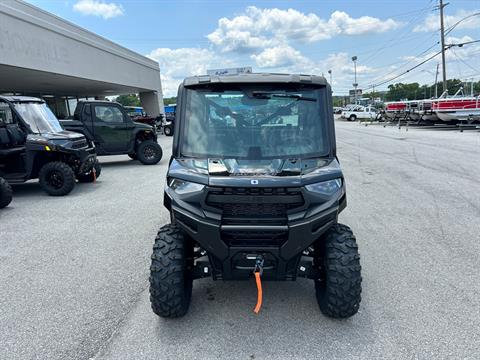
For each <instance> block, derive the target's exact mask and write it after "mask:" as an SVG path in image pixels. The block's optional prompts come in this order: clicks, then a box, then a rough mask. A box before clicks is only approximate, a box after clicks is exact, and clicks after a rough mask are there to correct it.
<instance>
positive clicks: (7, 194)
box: [0, 178, 12, 209]
mask: <svg viewBox="0 0 480 360" xmlns="http://www.w3.org/2000/svg"><path fill="white" fill-rule="evenodd" d="M11 201H12V187H11V186H10V184H9V183H8V181H7V180H5V179H4V178H0V209H3V208H4V207H6V206H8V204H10V203H11Z"/></svg>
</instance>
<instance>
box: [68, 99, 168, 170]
mask: <svg viewBox="0 0 480 360" xmlns="http://www.w3.org/2000/svg"><path fill="white" fill-rule="evenodd" d="M60 122H61V124H62V126H63V127H64V128H65V129H67V130H70V131H76V132H79V133H82V134H83V135H85V136H86V137H87V139H89V140H90V141H92V142H94V143H95V146H96V151H97V155H99V156H101V155H122V154H127V155H128V156H130V158H132V159H134V160H136V159H138V160H139V161H140V162H141V163H142V164H145V165H154V164H157V163H158V162H159V161H160V160H161V159H162V155H163V153H162V148H161V147H160V145H159V144H158V143H157V134H156V131H155V129H154V127H152V126H150V125H148V124H142V123H138V122H134V121H133V120H132V119H131V118H130V116H129V115H128V112H127V110H126V109H125V108H124V107H123V106H122V105H120V104H118V103H116V102H110V101H100V100H88V101H83V100H81V101H79V102H78V104H77V107H76V108H75V112H74V115H73V119H67V120H60Z"/></svg>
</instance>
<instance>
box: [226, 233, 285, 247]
mask: <svg viewBox="0 0 480 360" xmlns="http://www.w3.org/2000/svg"><path fill="white" fill-rule="evenodd" d="M221 236H222V240H223V241H224V242H225V243H226V244H227V245H229V246H281V245H282V244H283V243H284V242H285V241H287V237H288V231H259V230H223V231H222V233H221Z"/></svg>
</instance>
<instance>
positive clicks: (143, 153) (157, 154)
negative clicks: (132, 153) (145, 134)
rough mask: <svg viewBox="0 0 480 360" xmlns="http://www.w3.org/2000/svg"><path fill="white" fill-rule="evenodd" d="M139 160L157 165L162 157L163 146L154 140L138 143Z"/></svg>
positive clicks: (145, 163) (137, 153)
mask: <svg viewBox="0 0 480 360" xmlns="http://www.w3.org/2000/svg"><path fill="white" fill-rule="evenodd" d="M136 155H137V158H138V160H140V162H141V163H142V164H144V165H155V164H157V163H158V162H159V161H160V160H161V159H162V155H163V152H162V148H161V147H160V145H158V143H157V142H155V141H153V140H146V141H144V142H142V143H141V144H140V145H138V148H137V152H136Z"/></svg>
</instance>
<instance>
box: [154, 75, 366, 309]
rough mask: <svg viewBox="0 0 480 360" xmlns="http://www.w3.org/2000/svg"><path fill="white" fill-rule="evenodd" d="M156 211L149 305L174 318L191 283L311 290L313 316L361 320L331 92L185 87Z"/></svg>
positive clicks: (302, 85) (273, 82) (283, 81)
mask: <svg viewBox="0 0 480 360" xmlns="http://www.w3.org/2000/svg"><path fill="white" fill-rule="evenodd" d="M176 115H177V116H176V122H175V132H174V139H173V149H172V158H171V160H170V167H169V169H168V173H167V179H166V185H165V194H164V205H165V207H166V208H167V209H168V210H169V212H170V216H171V223H169V224H168V225H165V226H163V227H162V228H161V229H160V230H159V232H158V235H157V237H156V239H155V245H154V247H153V254H152V262H151V267H150V300H151V305H152V308H153V311H154V313H156V314H157V315H159V316H162V317H179V316H183V315H184V314H185V313H186V312H187V310H188V307H189V303H190V299H191V296H192V281H193V280H195V279H198V278H202V277H212V278H213V279H214V280H242V279H244V280H248V279H255V282H256V285H257V288H258V298H257V306H256V307H255V309H254V311H255V312H258V311H259V310H260V305H261V300H262V297H261V294H262V291H261V289H262V288H261V285H262V280H295V279H297V277H305V278H309V279H312V280H314V283H315V291H316V296H317V301H318V304H319V307H320V310H321V311H322V312H323V313H324V314H326V315H328V316H331V317H336V318H345V317H349V316H352V315H353V314H355V313H356V312H357V311H358V308H359V304H360V293H361V281H362V278H361V274H360V272H361V271H360V257H359V253H358V248H357V244H356V240H355V237H354V235H353V233H352V231H351V230H350V228H349V227H347V226H345V225H341V224H339V223H338V215H339V213H340V211H342V210H343V209H344V208H345V206H346V203H347V201H346V193H345V180H344V177H343V174H342V171H341V169H340V164H339V161H338V159H337V156H336V146H335V129H334V121H333V106H332V95H331V90H330V85H329V84H328V83H327V82H326V81H325V79H324V78H323V77H319V76H307V75H281V74H239V75H231V76H211V77H210V76H198V77H190V78H187V79H185V80H184V82H183V84H182V85H180V87H179V91H178V107H177V114H176Z"/></svg>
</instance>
